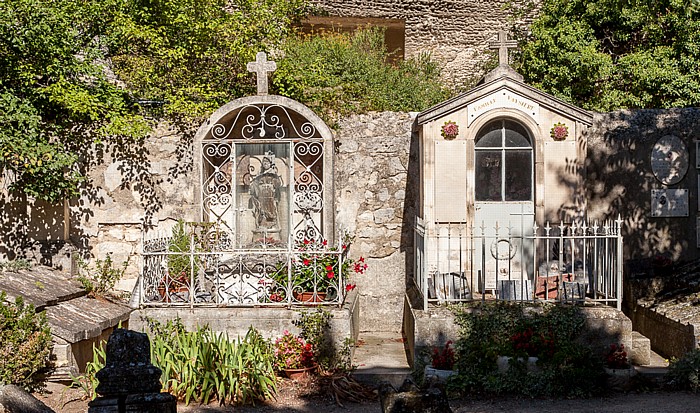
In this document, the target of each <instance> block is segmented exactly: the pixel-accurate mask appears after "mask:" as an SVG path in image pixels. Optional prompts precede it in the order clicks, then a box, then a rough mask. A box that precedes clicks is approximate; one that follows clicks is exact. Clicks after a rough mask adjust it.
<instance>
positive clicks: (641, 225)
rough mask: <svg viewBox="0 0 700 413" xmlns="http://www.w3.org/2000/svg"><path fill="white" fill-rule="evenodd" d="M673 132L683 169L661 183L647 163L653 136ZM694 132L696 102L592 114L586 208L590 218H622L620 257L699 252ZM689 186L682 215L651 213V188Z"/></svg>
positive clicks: (698, 118) (699, 133)
mask: <svg viewBox="0 0 700 413" xmlns="http://www.w3.org/2000/svg"><path fill="white" fill-rule="evenodd" d="M665 135H674V136H676V137H678V138H680V139H681V140H682V141H683V142H684V143H685V145H686V147H687V149H688V153H689V167H688V172H687V173H686V174H685V176H684V177H683V179H682V180H681V181H680V182H678V183H677V184H674V185H670V186H666V185H664V184H662V183H661V182H660V181H659V180H657V179H656V178H655V176H654V174H653V172H652V168H651V151H652V147H653V146H654V144H655V143H656V141H657V140H658V139H659V138H661V137H663V136H665ZM699 138H700V108H686V109H667V110H662V109H655V110H622V111H617V112H611V113H603V114H596V115H595V118H594V124H593V126H592V127H591V128H590V129H589V131H588V149H587V158H586V187H587V191H586V192H587V194H586V198H587V203H588V205H587V211H588V217H589V218H590V219H604V218H608V219H609V218H613V219H614V218H617V216H618V215H620V216H621V217H622V219H623V220H624V224H623V227H624V229H623V231H624V232H623V235H624V245H625V251H624V256H625V259H637V258H645V257H651V256H654V255H656V254H667V255H668V256H669V257H670V258H672V259H673V260H688V259H695V258H698V257H700V251H699V250H698V248H697V234H696V217H697V215H698V170H697V169H696V168H695V160H696V156H697V155H698V154H697V153H696V147H695V140H698V139H699ZM662 188H674V189H675V188H679V189H680V188H685V189H688V190H689V197H688V203H689V215H688V216H687V217H669V218H655V217H652V216H651V190H652V189H662Z"/></svg>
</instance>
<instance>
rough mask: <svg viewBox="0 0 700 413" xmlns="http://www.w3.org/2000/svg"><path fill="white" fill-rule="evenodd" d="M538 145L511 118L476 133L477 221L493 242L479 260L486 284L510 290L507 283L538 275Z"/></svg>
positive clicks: (475, 215) (487, 238) (475, 220)
mask: <svg viewBox="0 0 700 413" xmlns="http://www.w3.org/2000/svg"><path fill="white" fill-rule="evenodd" d="M533 148H534V137H533V134H532V133H531V132H530V131H529V130H528V128H526V127H525V126H523V125H522V124H521V123H519V122H517V121H515V120H513V119H510V118H498V119H495V120H491V121H489V122H487V123H486V124H485V125H484V126H482V127H481V128H480V129H479V131H478V132H477V134H476V137H475V143H474V210H475V213H474V226H475V227H476V232H477V234H480V235H481V236H484V237H486V238H484V242H486V243H488V244H489V245H485V247H486V248H485V254H484V255H483V257H477V259H476V262H475V264H476V266H475V267H476V269H477V270H478V271H481V273H482V274H483V278H481V280H482V281H481V282H482V286H481V287H482V288H485V289H496V290H499V291H507V290H508V288H506V287H504V286H503V285H502V284H503V282H513V283H516V284H518V285H522V287H527V285H525V284H526V283H527V282H528V281H526V280H530V281H531V280H532V277H533V275H534V272H533V268H531V267H532V265H531V262H532V259H531V257H532V242H531V240H529V239H528V237H529V236H531V235H532V232H533V229H532V223H533V222H534V220H533V219H534V215H535V202H534V199H535V185H534V183H535V168H534V150H533ZM515 257H517V259H514V258H515ZM523 270H524V272H523ZM523 282H524V283H525V284H523ZM511 285H515V284H511ZM515 289H517V290H523V291H524V290H526V289H528V288H515Z"/></svg>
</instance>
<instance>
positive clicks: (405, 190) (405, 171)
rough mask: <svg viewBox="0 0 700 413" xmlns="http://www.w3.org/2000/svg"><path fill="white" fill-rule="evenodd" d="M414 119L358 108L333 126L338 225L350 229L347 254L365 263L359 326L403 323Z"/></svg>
mask: <svg viewBox="0 0 700 413" xmlns="http://www.w3.org/2000/svg"><path fill="white" fill-rule="evenodd" d="M413 121H414V115H412V114H406V113H392V112H383V113H372V114H368V115H357V116H351V117H349V118H347V119H343V120H341V121H340V130H339V131H338V133H337V142H336V149H337V153H336V155H335V169H336V182H335V192H336V214H337V220H336V225H337V226H338V228H339V229H341V230H345V231H348V233H350V234H354V236H355V242H354V244H353V247H352V249H351V250H350V254H351V257H353V258H358V257H359V256H363V257H365V258H366V259H367V262H368V264H369V268H368V270H367V272H366V273H365V274H364V275H362V276H359V277H357V284H358V287H359V292H360V296H361V306H362V312H361V317H360V320H361V323H360V325H361V326H362V329H363V330H369V331H400V330H401V322H402V316H401V314H402V311H403V296H404V293H405V291H406V287H405V286H406V279H407V277H409V276H410V270H411V269H412V260H413V258H412V257H413V251H412V250H413V232H412V228H413V223H414V221H415V205H416V198H417V196H418V186H417V185H418V171H417V170H416V168H417V163H418V160H417V156H418V149H417V147H416V145H417V141H416V140H415V139H411V137H412V125H413Z"/></svg>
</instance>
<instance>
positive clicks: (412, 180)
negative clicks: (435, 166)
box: [399, 118, 420, 287]
mask: <svg viewBox="0 0 700 413" xmlns="http://www.w3.org/2000/svg"><path fill="white" fill-rule="evenodd" d="M416 119H417V118H416ZM416 119H414V121H413V124H412V125H411V144H410V148H409V154H408V170H407V173H406V189H405V191H406V198H405V199H404V202H403V219H402V221H401V241H400V242H401V244H400V246H399V248H400V251H401V252H403V253H404V257H405V260H406V261H405V263H406V265H405V268H406V280H405V281H406V286H407V287H410V286H411V285H412V280H413V271H414V268H413V266H414V262H413V260H414V258H413V257H414V254H415V251H414V248H413V247H414V245H413V235H414V227H415V225H416V216H417V208H418V201H419V200H418V198H419V196H420V156H419V152H418V150H419V149H418V146H419V145H418V133H417V132H415V130H416V128H415V126H416Z"/></svg>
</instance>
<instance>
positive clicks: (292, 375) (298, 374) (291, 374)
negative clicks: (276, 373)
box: [284, 365, 317, 381]
mask: <svg viewBox="0 0 700 413" xmlns="http://www.w3.org/2000/svg"><path fill="white" fill-rule="evenodd" d="M316 367H317V366H316V365H314V366H311V367H304V368H301V369H284V375H285V376H287V378H289V379H291V380H295V381H296V380H301V379H304V378H306V377H307V376H309V375H310V374H311V373H313V372H314V371H315V370H316Z"/></svg>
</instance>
